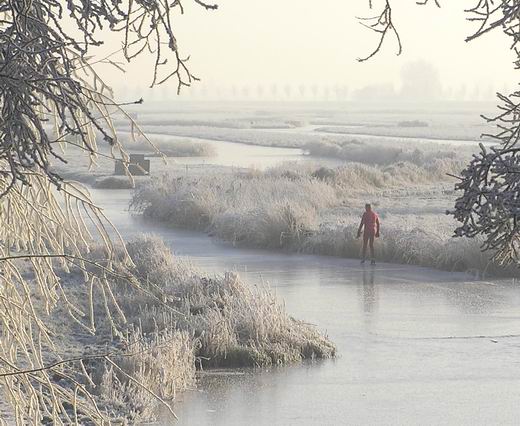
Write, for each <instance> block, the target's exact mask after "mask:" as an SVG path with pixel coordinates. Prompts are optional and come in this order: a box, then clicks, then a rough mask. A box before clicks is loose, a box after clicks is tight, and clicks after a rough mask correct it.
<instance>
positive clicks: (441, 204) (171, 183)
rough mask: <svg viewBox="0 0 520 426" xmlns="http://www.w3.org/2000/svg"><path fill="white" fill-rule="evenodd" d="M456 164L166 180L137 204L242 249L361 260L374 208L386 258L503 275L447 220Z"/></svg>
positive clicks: (137, 197)
mask: <svg viewBox="0 0 520 426" xmlns="http://www.w3.org/2000/svg"><path fill="white" fill-rule="evenodd" d="M453 161H455V163H453ZM456 164H457V163H456V160H436V161H435V162H434V163H432V164H427V165H424V166H422V167H420V166H417V165H414V164H410V163H397V164H393V165H391V166H385V167H382V166H368V165H364V164H358V163H349V164H346V165H345V166H342V167H339V168H336V169H329V168H323V167H322V168H311V167H306V166H286V167H278V168H275V169H271V170H268V171H266V172H241V173H235V174H234V175H233V174H228V175H223V176H217V175H203V176H198V177H194V178H189V177H176V176H173V175H165V176H163V177H161V178H160V179H155V180H152V181H151V182H149V183H147V184H146V185H144V186H141V187H140V188H138V189H137V190H136V192H135V194H134V198H133V202H132V205H133V208H134V209H136V210H137V211H139V212H141V213H142V214H143V215H144V216H146V217H148V218H150V220H158V221H162V222H166V223H168V224H170V225H172V226H179V227H185V228H190V229H198V230H204V231H207V232H208V233H210V234H211V235H214V236H216V237H218V238H220V239H223V240H226V241H229V242H231V243H233V244H236V245H244V246H253V247H263V248H283V249H286V250H291V251H300V252H306V253H314V254H324V255H333V256H343V257H358V256H359V252H360V246H361V243H360V241H359V240H357V239H356V238H355V236H356V230H357V226H358V224H359V217H360V215H361V213H362V211H363V205H364V203H365V202H366V201H372V202H373V203H374V205H375V208H376V210H377V211H378V212H379V213H380V215H381V218H382V223H383V228H382V229H383V230H382V238H381V239H380V240H379V241H378V243H377V250H378V252H377V253H378V254H377V256H378V258H379V259H380V260H385V261H389V262H398V263H409V264H414V265H421V266H429V267H434V268H439V269H445V270H456V271H472V272H478V273H484V272H486V273H499V272H500V273H504V272H503V271H501V270H499V269H498V268H496V267H495V266H494V265H491V264H490V263H489V256H488V255H487V254H482V253H481V252H480V243H479V242H478V241H476V240H465V239H454V238H452V235H453V229H454V228H455V226H456V224H455V222H454V221H453V219H452V218H451V217H449V216H446V215H445V214H444V212H445V211H446V209H448V208H450V207H451V205H452V203H453V194H452V191H451V190H450V188H451V187H452V185H453V181H450V180H447V179H448V178H447V177H446V176H445V173H446V172H447V171H453V169H456V167H457V166H456ZM511 273H513V274H514V273H515V272H514V271H507V274H511Z"/></svg>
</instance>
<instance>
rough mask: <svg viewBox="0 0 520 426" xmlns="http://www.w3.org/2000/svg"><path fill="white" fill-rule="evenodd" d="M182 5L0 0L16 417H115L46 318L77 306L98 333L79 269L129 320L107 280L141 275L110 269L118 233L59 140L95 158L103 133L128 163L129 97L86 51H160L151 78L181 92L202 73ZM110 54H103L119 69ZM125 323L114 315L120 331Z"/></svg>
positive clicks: (3, 206)
mask: <svg viewBox="0 0 520 426" xmlns="http://www.w3.org/2000/svg"><path fill="white" fill-rule="evenodd" d="M190 1H191V2H193V3H195V4H197V5H198V6H202V7H204V8H206V9H215V8H216V7H217V6H216V5H212V4H207V3H204V2H203V1H201V0H190ZM183 11H184V6H183V3H181V1H179V0H174V1H172V2H168V1H162V0H123V1H122V0H16V1H7V0H2V1H0V109H1V114H0V392H1V393H2V399H3V400H5V398H7V402H8V403H9V404H10V407H11V408H12V412H13V415H14V417H15V421H16V422H17V423H18V424H41V422H42V420H43V419H44V418H46V420H47V421H52V422H53V423H54V424H71V423H74V422H75V421H76V422H77V415H78V413H81V416H84V417H85V416H86V417H88V418H89V419H90V420H91V421H93V422H94V423H106V422H108V421H109V420H110V419H109V418H108V417H107V415H106V414H105V413H103V412H101V411H100V410H99V408H98V407H97V405H96V402H95V400H94V399H93V398H92V396H91V394H90V392H89V390H88V385H89V380H90V379H89V377H88V374H87V373H86V370H85V368H84V365H83V364H82V362H81V361H80V360H78V359H74V360H71V361H67V357H66V356H65V355H64V354H62V353H61V352H60V348H59V347H57V346H56V345H55V336H54V335H53V333H52V331H51V330H50V328H49V324H48V321H49V319H50V316H51V314H52V312H53V310H55V308H56V307H57V306H58V305H59V306H60V307H61V308H65V310H66V311H67V312H68V314H69V317H70V318H69V319H67V320H66V321H74V322H76V323H77V324H78V325H79V326H80V327H81V328H82V329H83V330H85V331H86V332H88V333H91V334H95V333H96V320H95V318H94V316H93V308H92V303H93V302H92V301H90V308H89V309H87V310H86V311H85V310H82V309H79V308H78V306H77V305H76V304H75V301H74V300H70V298H69V297H68V289H67V288H66V286H64V285H63V282H62V278H61V277H60V274H61V273H62V272H63V271H64V272H67V271H70V270H73V269H74V270H76V271H81V272H82V273H83V275H84V282H85V288H86V290H87V291H86V293H87V294H91V295H92V294H93V291H94V290H95V291H98V292H99V293H100V294H103V295H104V298H105V306H106V307H107V311H113V316H114V317H118V318H119V319H120V320H121V321H122V322H124V314H123V313H122V312H121V311H120V309H118V304H117V300H116V299H115V298H114V295H113V293H112V291H111V288H110V284H109V280H108V278H109V277H114V276H115V277H118V279H124V280H127V281H128V285H131V286H134V288H135V287H138V283H136V282H135V281H133V280H132V279H131V277H128V276H126V275H124V276H121V275H120V273H119V272H118V271H116V270H115V268H114V258H115V251H114V243H113V241H112V238H113V237H111V235H114V234H115V235H117V233H115V232H110V231H109V228H110V223H109V222H108V220H107V219H106V218H105V217H104V215H103V212H102V210H101V209H99V208H98V207H96V206H95V205H94V204H93V203H92V201H91V200H90V197H89V194H88V192H87V191H86V190H85V189H83V188H82V187H80V186H79V185H76V184H74V183H70V182H64V181H63V180H62V178H61V177H60V176H59V175H58V174H56V173H55V172H54V171H53V168H52V162H59V161H63V162H65V161H66V160H65V158H64V156H63V149H64V148H65V146H66V145H73V146H75V147H77V148H81V149H82V150H83V151H84V152H85V155H87V156H89V157H90V159H91V162H92V163H94V162H95V158H96V156H97V155H101V154H100V153H99V152H98V146H97V144H96V139H97V138H98V136H101V139H102V141H103V143H106V144H107V145H108V146H109V147H110V156H111V157H112V158H118V159H121V160H122V161H123V163H124V164H126V165H128V156H127V155H126V153H125V151H124V149H123V146H122V145H121V143H120V142H119V140H118V137H117V133H116V131H115V128H114V125H113V123H112V115H113V114H114V113H115V112H118V113H119V114H124V111H123V110H122V109H121V107H122V105H121V104H118V103H117V102H116V101H114V100H113V94H112V91H111V89H110V88H109V87H108V86H107V85H105V84H104V83H103V81H102V78H101V77H100V76H99V75H98V74H97V73H96V70H95V68H94V64H95V63H96V62H95V60H94V59H93V58H92V57H91V56H90V55H92V54H94V53H95V52H92V50H93V48H96V47H98V46H100V45H101V44H102V41H101V37H103V32H106V31H107V30H108V31H110V32H115V33H119V34H120V38H121V42H122V44H121V48H120V49H119V51H117V52H115V53H114V54H115V55H116V54H120V55H122V56H123V57H124V58H125V59H126V60H127V61H131V60H132V59H134V58H136V57H137V56H140V55H142V54H150V55H152V57H153V58H154V66H153V67H152V73H151V85H152V86H154V85H157V84H161V83H163V82H165V81H166V80H168V79H174V80H175V81H176V84H177V87H178V90H180V89H181V88H182V87H183V86H189V85H190V84H191V83H192V82H193V81H195V80H196V77H195V76H194V75H193V74H192V73H191V71H190V70H189V68H188V66H187V61H188V58H185V57H183V56H181V53H180V51H179V48H178V45H177V40H176V37H175V31H174V25H173V18H174V16H175V14H176V13H177V14H182V13H183ZM71 28H72V29H71ZM112 57H113V55H109V56H107V57H105V58H104V59H101V60H98V61H97V63H99V62H104V63H110V64H112V65H115V66H117V67H120V65H119V64H118V63H116V62H115V61H113V60H112ZM138 102H139V101H138ZM126 117H127V118H128V119H130V117H128V115H127V116H126ZM132 129H133V134H134V136H135V134H141V132H140V130H139V128H138V126H137V125H136V124H135V123H132ZM143 136H144V135H143ZM94 234H95V235H94ZM95 238H97V239H98V240H100V241H102V242H103V244H104V250H105V252H106V253H107V255H106V258H105V259H103V260H100V261H93V260H88V258H87V254H88V252H89V246H90V244H91V241H93V240H94V239H95ZM123 257H124V259H123V262H124V263H126V264H127V265H130V266H131V260H130V259H129V258H128V256H127V255H124V253H123ZM109 306H111V308H110V309H109V308H108V307H109ZM107 315H108V317H109V318H112V313H111V312H107ZM64 320H65V319H64ZM121 321H119V322H118V321H115V320H114V321H113V322H112V324H113V334H114V335H118V333H119V330H118V329H117V324H120V323H121ZM119 334H121V333H119ZM120 337H121V338H123V337H122V336H120ZM105 355H106V356H105ZM105 355H103V357H105V358H106V359H107V362H112V361H111V360H110V359H109V357H108V355H107V354H105ZM56 376H58V377H59V380H58V381H56V380H53V377H56ZM0 423H1V419H0Z"/></svg>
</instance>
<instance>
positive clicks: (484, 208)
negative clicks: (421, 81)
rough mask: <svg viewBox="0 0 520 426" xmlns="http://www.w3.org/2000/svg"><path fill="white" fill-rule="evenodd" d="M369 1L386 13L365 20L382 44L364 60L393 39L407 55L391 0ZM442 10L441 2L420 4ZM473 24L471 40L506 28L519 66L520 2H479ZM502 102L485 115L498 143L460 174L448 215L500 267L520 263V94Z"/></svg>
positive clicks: (431, 0)
mask: <svg viewBox="0 0 520 426" xmlns="http://www.w3.org/2000/svg"><path fill="white" fill-rule="evenodd" d="M375 3H376V1H372V0H370V1H369V7H370V8H373V7H380V10H381V13H380V14H379V15H377V16H376V17H373V18H368V19H367V18H363V19H362V20H361V21H360V22H361V24H362V25H364V26H365V27H367V28H369V29H370V30H372V31H374V32H375V33H377V34H378V44H377V45H376V47H375V49H374V50H373V51H372V52H371V53H370V54H369V55H368V56H366V57H364V58H361V59H359V61H361V62H363V61H366V60H368V59H371V58H373V57H374V56H375V55H376V54H377V53H378V52H379V51H380V50H381V48H382V47H383V44H384V43H385V41H386V40H387V39H388V38H389V37H390V36H391V35H394V37H395V38H396V42H397V46H398V47H397V54H398V55H399V54H400V53H401V52H402V44H401V39H400V36H399V32H398V28H397V27H396V26H395V25H394V21H393V15H392V12H393V9H392V1H391V0H383V1H381V2H380V3H381V5H380V6H377V5H376V4H375ZM416 4H417V5H421V6H425V5H428V4H432V5H435V6H437V7H441V2H440V1H439V0H424V1H417V2H416ZM466 13H467V15H468V18H467V19H468V20H469V21H471V22H475V23H477V24H478V25H479V26H478V28H477V30H476V31H475V32H474V33H473V34H472V35H470V36H468V37H467V38H466V41H472V40H475V39H477V38H479V37H481V36H484V35H486V34H487V33H489V32H490V31H494V30H502V31H503V32H504V33H505V34H506V35H507V36H509V37H510V38H511V45H510V47H511V49H512V51H513V52H514V54H515V56H516V57H515V59H514V64H515V66H516V68H517V69H518V68H520V51H519V49H518V43H519V41H520V0H478V1H476V3H475V4H474V5H473V7H471V8H469V9H467V10H466ZM497 95H498V99H499V100H500V102H501V104H500V105H499V109H500V113H499V114H498V115H497V116H496V117H492V118H488V117H483V118H484V119H485V120H486V121H487V122H489V123H495V124H496V126H497V128H498V131H497V133H496V134H493V135H483V136H486V137H488V138H490V139H492V140H493V141H495V142H496V143H497V144H496V145H495V146H492V147H490V148H488V149H486V148H485V147H484V145H482V144H480V152H479V153H478V154H475V155H474V156H473V160H472V161H471V162H470V164H468V166H467V167H466V168H465V169H464V170H463V171H462V172H461V175H460V178H459V179H460V180H459V182H457V184H456V186H455V188H456V190H458V191H460V192H461V195H460V196H459V197H458V198H457V200H456V203H455V207H454V209H453V210H452V211H449V212H448V213H449V214H451V215H453V216H454V217H455V219H456V220H457V221H459V222H461V225H460V226H459V227H458V228H457V229H456V230H455V236H458V237H470V238H475V237H479V238H482V239H483V244H482V249H483V250H491V251H492V252H493V253H494V256H493V258H494V260H495V261H496V262H498V263H500V264H504V265H507V264H511V263H519V262H520V144H519V139H520V101H519V98H520V91H515V92H514V93H512V94H510V95H509V96H506V95H503V94H497Z"/></svg>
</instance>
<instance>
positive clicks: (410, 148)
mask: <svg viewBox="0 0 520 426" xmlns="http://www.w3.org/2000/svg"><path fill="white" fill-rule="evenodd" d="M305 149H306V150H307V151H308V152H309V154H310V155H312V156H315V157H331V158H339V159H342V160H346V161H351V162H358V163H364V164H377V165H392V164H396V163H399V162H408V163H412V164H415V165H417V166H423V167H426V168H428V167H437V163H438V162H443V163H444V164H445V165H447V164H448V163H449V164H450V168H451V169H452V170H451V171H450V172H455V173H457V172H458V171H460V170H461V169H462V166H463V163H462V161H455V160H457V159H458V160H462V159H463V158H464V157H469V151H468V150H467V149H463V148H462V149H461V148H458V149H457V150H455V148H447V147H439V146H435V145H431V144H424V145H421V146H420V147H417V145H412V144H406V143H404V144H384V143H379V144H376V143H368V142H361V141H358V140H355V139H354V140H348V141H340V142H333V141H326V140H323V141H320V142H313V143H309V144H307V145H306V146H305Z"/></svg>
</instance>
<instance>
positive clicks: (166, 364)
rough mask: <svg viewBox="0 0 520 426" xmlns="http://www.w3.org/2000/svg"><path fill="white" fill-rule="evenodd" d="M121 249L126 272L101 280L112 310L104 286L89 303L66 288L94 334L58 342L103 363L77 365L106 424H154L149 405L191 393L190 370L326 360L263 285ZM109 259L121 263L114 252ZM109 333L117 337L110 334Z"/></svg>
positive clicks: (153, 246) (329, 347)
mask: <svg viewBox="0 0 520 426" xmlns="http://www.w3.org/2000/svg"><path fill="white" fill-rule="evenodd" d="M126 250H127V252H128V255H129V256H130V257H131V259H132V261H133V265H130V266H129V265H125V264H122V263H119V260H118V259H115V260H114V262H115V263H114V269H115V270H116V271H117V275H115V276H111V277H108V280H109V281H108V282H109V284H110V297H113V298H114V300H117V301H118V309H117V311H114V312H112V311H111V310H109V309H107V308H108V306H107V305H106V304H105V303H104V301H102V300H101V298H99V297H96V296H97V295H98V292H103V291H108V290H107V289H108V287H107V288H103V289H100V288H97V287H95V288H94V289H93V290H92V291H93V293H92V295H91V296H90V295H89V294H84V293H83V292H84V289H83V287H80V286H78V287H77V288H76V287H73V284H72V283H69V286H71V287H72V288H75V291H76V295H75V297H76V298H77V299H78V307H79V308H83V307H84V306H83V305H85V306H86V304H87V303H88V300H89V298H90V297H92V298H93V299H94V307H93V309H94V311H93V312H92V314H93V315H94V316H95V318H96V321H95V326H96V327H95V329H96V333H95V334H94V335H92V336H90V337H89V338H88V340H87V338H86V337H85V336H84V335H83V333H81V332H78V330H75V331H74V332H69V333H67V335H66V337H67V339H71V338H72V337H71V336H77V338H78V339H79V342H81V343H82V344H83V346H84V347H85V351H86V352H87V351H93V352H95V353H111V354H112V355H110V356H109V357H106V358H103V357H101V358H96V359H93V360H88V361H85V362H84V366H85V370H86V372H88V376H89V378H90V380H89V382H88V383H85V386H87V387H88V388H89V389H91V393H92V394H93V395H94V397H95V399H96V402H97V404H98V405H99V407H100V408H101V409H102V410H106V411H108V412H109V413H110V414H111V417H112V418H121V420H122V421H123V420H126V421H130V422H132V423H136V422H139V421H143V420H151V419H154V418H156V413H157V412H158V410H157V402H158V398H160V399H162V400H163V401H171V400H172V399H173V398H174V397H175V396H176V395H177V394H178V393H181V392H182V391H184V390H186V389H188V388H190V387H193V386H195V371H196V367H198V366H199V365H203V366H205V367H239V366H248V367H256V366H270V365H281V364H288V363H295V362H299V361H302V360H304V359H314V358H329V357H333V356H334V355H335V353H336V349H335V347H334V345H333V344H332V343H331V342H330V341H329V340H328V339H327V338H326V337H325V336H323V335H322V334H320V333H319V332H318V331H317V330H316V329H315V328H314V327H313V326H311V325H309V324H307V323H304V322H301V321H298V320H295V319H293V318H292V317H291V316H289V315H288V314H287V313H286V311H285V307H284V305H283V303H281V302H280V301H278V300H277V299H276V297H275V296H274V294H273V293H272V291H271V290H270V289H269V288H268V287H267V286H250V285H247V284H246V283H244V282H243V281H242V280H241V279H240V278H239V276H238V275H237V274H233V273H227V274H224V275H213V276H209V275H205V274H203V273H201V272H199V271H198V270H196V269H195V268H194V267H193V266H192V265H191V264H190V263H189V261H187V260H185V259H181V258H177V257H175V256H174V255H173V254H172V252H171V250H170V248H168V247H167V246H166V245H165V244H164V242H163V241H162V240H161V239H160V238H158V237H152V236H142V237H137V238H135V239H133V240H132V241H130V242H128V243H127V244H126ZM105 252H106V249H105V248H104V247H96V248H94V250H93V251H92V252H91V254H90V256H91V258H92V259H93V260H96V259H97V260H98V261H99V259H102V258H103V256H104V254H105ZM117 252H118V253H119V257H120V259H121V260H123V259H124V256H123V250H122V249H121V248H119V249H118V250H117ZM78 273H79V271H78ZM125 276H126V277H128V278H124V277H125ZM129 280H132V281H133V284H132V285H130V283H129ZM58 324H59V321H56V326H57V327H60V328H61V329H63V325H61V324H59V325H58ZM116 329H117V330H120V333H121V335H120V334H118V333H116V334H115V336H114V335H113V333H115V330H116ZM123 337H124V338H123ZM79 342H78V341H76V342H75V343H76V345H77V344H78V343H79ZM71 343H73V342H69V344H71Z"/></svg>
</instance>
